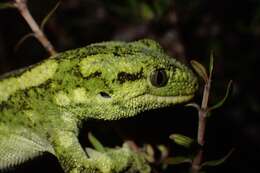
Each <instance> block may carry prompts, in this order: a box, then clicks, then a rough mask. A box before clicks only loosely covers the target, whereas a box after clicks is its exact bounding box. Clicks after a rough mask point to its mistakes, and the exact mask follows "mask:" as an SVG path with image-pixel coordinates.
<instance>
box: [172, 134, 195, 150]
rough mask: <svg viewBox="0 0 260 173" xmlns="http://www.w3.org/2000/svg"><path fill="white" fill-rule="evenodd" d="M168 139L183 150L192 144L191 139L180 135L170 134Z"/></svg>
mask: <svg viewBox="0 0 260 173" xmlns="http://www.w3.org/2000/svg"><path fill="white" fill-rule="evenodd" d="M169 138H170V139H172V140H173V141H174V142H175V143H176V144H178V145H181V146H183V147H185V148H189V147H190V146H191V145H192V144H193V143H194V140H193V139H191V138H190V137H187V136H184V135H181V134H171V135H170V136H169Z"/></svg>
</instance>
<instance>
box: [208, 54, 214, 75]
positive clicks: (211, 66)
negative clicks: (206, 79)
mask: <svg viewBox="0 0 260 173" xmlns="http://www.w3.org/2000/svg"><path fill="white" fill-rule="evenodd" d="M213 67H214V52H213V51H211V53H210V62H209V76H210V77H211V76H212V71H213Z"/></svg>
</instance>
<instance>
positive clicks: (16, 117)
mask: <svg viewBox="0 0 260 173" xmlns="http://www.w3.org/2000/svg"><path fill="white" fill-rule="evenodd" d="M196 89H197V79H196V77H195V76H194V75H193V73H192V72H191V71H190V70H189V69H188V68H187V67H186V66H184V65H182V64H181V63H179V62H177V61H176V60H175V59H173V58H170V57H169V56H167V55H166V54H165V53H164V52H163V50H162V49H161V48H160V46H159V45H158V44H157V43H156V42H154V41H152V40H140V41H136V42H131V43H124V42H104V43H97V44H92V45H89V46H86V47H83V48H79V49H75V50H70V51H66V52H64V53H60V54H58V55H56V56H55V57H53V58H50V59H47V60H45V61H42V62H40V63H38V64H36V65H33V66H30V67H28V68H25V69H23V70H19V71H17V72H11V73H9V74H6V75H4V76H3V77H2V78H0V168H6V167H10V166H12V165H15V164H20V163H22V162H24V161H26V160H28V159H30V158H33V157H35V156H38V155H39V154H41V153H43V152H50V153H52V154H54V155H55V156H56V157H57V158H58V160H59V162H60V164H61V166H62V167H63V169H64V171H65V172H71V173H72V172H74V173H76V172H107V173H108V172H120V171H126V172H127V171H128V172H149V171H150V169H149V166H148V165H147V164H146V163H145V160H144V158H143V157H141V156H138V155H137V153H135V152H133V151H131V150H130V149H129V147H127V146H125V145H124V146H123V147H122V148H119V149H108V150H107V151H106V152H103V153H102V152H97V151H94V150H89V152H88V156H87V155H86V153H85V151H84V150H83V149H82V148H81V146H80V144H79V142H78V139H77V135H78V131H79V130H78V129H79V128H80V127H81V124H82V121H83V120H84V121H85V120H87V119H90V118H91V119H93V118H94V119H101V120H118V119H121V118H128V117H132V116H135V115H137V114H138V113H140V112H142V111H145V110H149V109H156V108H161V107H166V106H170V105H175V104H177V103H182V102H186V101H188V100H189V99H191V98H192V97H193V95H194V92H195V91H196ZM126 169H128V170H126Z"/></svg>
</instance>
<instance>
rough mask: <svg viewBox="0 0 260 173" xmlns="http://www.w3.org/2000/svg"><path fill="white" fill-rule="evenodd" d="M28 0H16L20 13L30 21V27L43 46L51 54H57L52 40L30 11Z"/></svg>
mask: <svg viewBox="0 0 260 173" xmlns="http://www.w3.org/2000/svg"><path fill="white" fill-rule="evenodd" d="M26 2H27V0H15V3H14V5H15V7H16V8H17V9H18V11H19V12H20V14H21V15H22V16H23V18H24V19H25V21H26V22H27V23H28V25H29V26H30V28H31V29H32V31H33V33H34V36H35V37H36V38H37V39H38V41H39V42H40V43H41V44H42V45H43V47H44V48H45V49H46V50H47V51H48V52H49V54H50V55H55V54H56V51H55V49H54V47H53V46H52V44H51V43H50V41H49V40H48V39H47V37H46V36H45V34H44V33H43V32H42V30H41V29H40V27H39V25H38V24H37V23H36V22H35V20H34V19H33V17H32V15H31V13H30V11H29V10H28V7H27V4H26Z"/></svg>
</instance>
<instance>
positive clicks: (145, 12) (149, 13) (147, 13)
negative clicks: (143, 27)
mask: <svg viewBox="0 0 260 173" xmlns="http://www.w3.org/2000/svg"><path fill="white" fill-rule="evenodd" d="M141 16H142V18H143V19H144V20H146V21H149V20H152V19H153V18H154V16H155V15H154V12H153V10H152V9H151V7H150V6H149V5H148V4H146V3H142V4H141Z"/></svg>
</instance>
